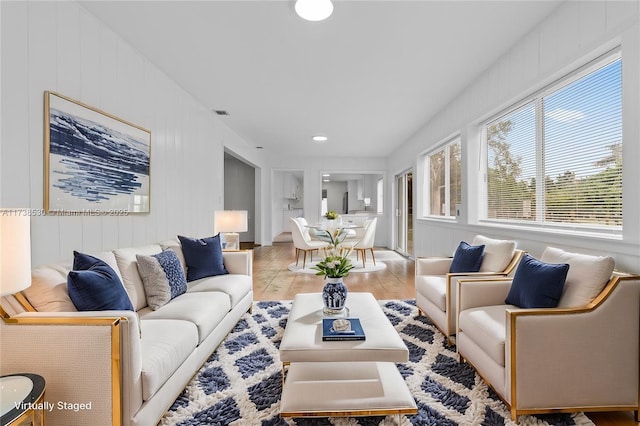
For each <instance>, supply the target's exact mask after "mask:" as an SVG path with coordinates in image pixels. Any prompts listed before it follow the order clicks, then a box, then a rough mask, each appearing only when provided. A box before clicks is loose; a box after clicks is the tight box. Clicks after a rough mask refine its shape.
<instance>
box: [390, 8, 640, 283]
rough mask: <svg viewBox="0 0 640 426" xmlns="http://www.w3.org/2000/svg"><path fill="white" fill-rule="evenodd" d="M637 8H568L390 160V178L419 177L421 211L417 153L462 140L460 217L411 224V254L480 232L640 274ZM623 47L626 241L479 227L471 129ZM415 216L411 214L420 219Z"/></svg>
mask: <svg viewBox="0 0 640 426" xmlns="http://www.w3.org/2000/svg"><path fill="white" fill-rule="evenodd" d="M639 9H640V2H638V1H570V2H565V3H563V4H562V5H561V6H560V7H559V8H558V9H557V10H556V11H554V13H552V14H551V15H550V16H549V17H548V18H547V19H545V20H544V21H543V22H542V23H541V24H540V25H539V26H538V27H537V28H535V29H534V30H533V31H532V32H531V33H529V34H528V35H526V36H525V37H524V38H523V39H521V40H518V41H514V42H515V44H514V46H513V48H512V49H511V50H510V51H509V52H507V53H506V54H505V55H504V56H503V57H502V58H501V59H500V60H498V61H497V62H496V63H494V64H493V65H492V66H491V67H490V68H489V69H487V70H486V71H485V72H484V73H483V74H482V75H480V76H479V78H478V79H476V81H474V82H473V83H472V84H471V85H469V86H468V87H466V88H465V89H464V90H462V91H461V93H460V95H459V96H458V97H457V98H456V99H455V100H454V101H453V102H451V103H450V104H449V105H447V107H446V108H444V109H443V110H441V111H440V112H439V113H438V114H437V115H436V116H435V117H433V118H432V119H430V120H429V121H428V122H427V123H426V124H425V125H424V127H423V128H422V129H421V130H420V131H419V132H417V133H416V135H415V136H413V137H412V138H411V139H410V140H408V141H406V143H405V144H404V145H403V146H402V147H401V148H400V149H398V150H397V151H396V152H394V154H393V155H392V156H391V157H390V158H389V172H390V173H391V174H392V175H393V174H394V173H398V172H400V171H402V170H405V169H407V168H409V167H413V168H414V170H417V171H418V173H417V174H416V177H417V179H415V184H414V197H416V199H415V200H414V201H417V202H414V208H418V207H419V206H420V205H421V200H420V197H421V196H422V195H421V194H422V193H424V191H425V187H424V184H423V174H422V173H420V164H419V163H418V162H419V161H420V160H419V159H420V158H421V155H422V153H424V152H425V151H427V150H429V149H430V147H433V146H434V145H436V144H438V143H440V142H442V141H443V140H444V138H446V137H447V136H449V135H451V134H454V133H456V132H460V133H461V134H462V139H463V146H464V147H463V162H464V164H465V165H466V166H465V169H464V170H463V182H464V188H463V212H464V214H463V217H462V218H461V219H460V220H458V221H457V222H455V223H451V222H444V221H434V220H424V219H417V220H416V221H415V226H414V246H415V252H414V253H415V255H417V256H428V255H443V254H451V253H452V252H453V250H454V249H455V247H456V245H457V244H458V242H459V241H460V240H464V239H471V238H473V236H474V235H476V234H478V233H482V234H485V235H489V236H494V237H497V238H501V237H502V238H510V239H515V240H517V241H518V245H519V247H520V248H523V249H525V250H528V251H530V252H531V253H532V254H533V255H540V254H541V253H542V251H543V250H544V248H545V247H546V246H548V245H554V246H557V247H561V248H565V249H567V250H574V251H579V252H583V253H597V254H603V255H604V254H609V255H612V256H614V257H615V258H616V264H617V267H618V268H620V269H621V270H626V271H631V272H640V192H638V187H637V182H638V181H640V169H639V168H638V167H637V164H638V161H640V124H639V120H638V117H640V24H639V16H640V10H639ZM617 45H622V54H623V121H624V129H623V133H624V153H623V157H624V161H625V172H624V173H625V175H624V181H625V187H624V189H623V191H624V194H623V197H624V217H625V222H624V236H623V238H622V239H621V240H612V239H602V238H600V239H598V238H594V237H588V236H582V237H580V236H575V235H573V236H572V235H566V234H554V233H551V232H544V231H539V232H532V231H525V230H521V229H505V228H497V227H489V226H481V225H479V224H477V222H476V221H474V220H473V219H474V218H473V213H474V211H475V210H477V205H476V197H475V194H476V193H477V192H478V191H479V190H480V187H479V185H480V184H479V182H481V180H482V179H481V176H479V174H478V162H479V160H478V156H479V147H478V137H477V135H478V132H477V123H478V122H479V121H480V120H482V119H484V118H486V117H488V116H489V114H495V113H497V112H499V111H500V110H501V109H503V108H506V107H507V106H509V105H511V104H513V103H514V102H517V101H519V100H521V99H522V97H524V96H526V95H528V94H531V93H533V92H535V91H536V90H538V89H540V88H542V87H544V86H545V85H547V84H549V83H551V82H552V81H554V80H555V79H557V78H559V77H561V76H562V75H564V74H566V73H568V72H570V71H572V70H573V69H575V68H576V67H577V66H579V65H582V64H584V63H585V61H587V60H588V59H593V58H595V56H596V55H598V54H602V53H604V52H606V51H607V50H608V49H611V48H612V47H615V46H617ZM419 215H420V211H419V210H416V211H415V212H414V217H419Z"/></svg>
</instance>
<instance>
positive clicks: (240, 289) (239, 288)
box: [187, 274, 253, 309]
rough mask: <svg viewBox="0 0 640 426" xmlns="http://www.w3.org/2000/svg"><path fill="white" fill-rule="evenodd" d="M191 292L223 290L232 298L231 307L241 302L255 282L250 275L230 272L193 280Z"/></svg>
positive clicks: (190, 285) (190, 287)
mask: <svg viewBox="0 0 640 426" xmlns="http://www.w3.org/2000/svg"><path fill="white" fill-rule="evenodd" d="M188 286H189V289H188V290H187V291H188V292H189V293H196V292H202V291H221V292H224V293H226V294H227V295H228V296H229V298H230V300H231V309H233V308H234V307H235V306H236V305H237V304H238V302H240V301H241V300H242V299H243V298H244V297H245V296H246V295H247V294H248V293H249V292H250V291H251V290H252V289H253V283H252V280H251V277H250V276H249V275H240V274H228V275H218V276H215V277H207V278H201V279H199V280H196V281H191V282H190V283H189V284H188Z"/></svg>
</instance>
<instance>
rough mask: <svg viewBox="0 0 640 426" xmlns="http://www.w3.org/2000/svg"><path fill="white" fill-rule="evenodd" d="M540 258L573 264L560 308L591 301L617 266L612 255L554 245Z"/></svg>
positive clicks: (573, 306)
mask: <svg viewBox="0 0 640 426" xmlns="http://www.w3.org/2000/svg"><path fill="white" fill-rule="evenodd" d="M540 260H542V261H543V262H549V263H568V264H569V265H570V266H571V267H570V268H569V273H568V274H567V280H566V282H565V284H564V291H563V293H562V297H561V298H560V303H558V307H560V308H575V307H580V306H585V305H586V304H588V303H590V302H591V301H592V300H593V299H595V298H596V296H597V295H598V294H600V292H601V291H602V289H603V288H604V286H605V285H606V284H607V282H608V281H609V279H610V278H611V274H613V269H614V268H615V260H614V259H613V258H612V257H610V256H592V255H587V254H579V253H571V252H567V251H564V250H561V249H558V248H554V247H547V248H546V249H545V251H544V253H542V256H541V257H540Z"/></svg>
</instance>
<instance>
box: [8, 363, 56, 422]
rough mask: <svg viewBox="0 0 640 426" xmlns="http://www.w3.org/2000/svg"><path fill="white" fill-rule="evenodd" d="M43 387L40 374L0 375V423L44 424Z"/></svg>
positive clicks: (43, 382)
mask: <svg viewBox="0 0 640 426" xmlns="http://www.w3.org/2000/svg"><path fill="white" fill-rule="evenodd" d="M44 389H45V381H44V378H43V377H42V376H39V375H37V374H31V373H20V374H9V375H6V376H2V377H0V425H2V426H5V425H21V424H24V423H27V424H33V425H40V426H43V425H44V412H45V408H46V407H45V402H44Z"/></svg>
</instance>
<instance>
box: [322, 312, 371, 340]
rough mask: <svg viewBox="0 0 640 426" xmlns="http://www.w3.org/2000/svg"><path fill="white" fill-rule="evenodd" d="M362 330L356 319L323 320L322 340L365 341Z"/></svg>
mask: <svg viewBox="0 0 640 426" xmlns="http://www.w3.org/2000/svg"><path fill="white" fill-rule="evenodd" d="M365 338H366V337H365V335H364V330H363V329H362V324H360V320H359V319H358V318H338V319H335V318H323V319H322V340H323V341H324V342H332V341H333V342H335V341H340V340H365Z"/></svg>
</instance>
